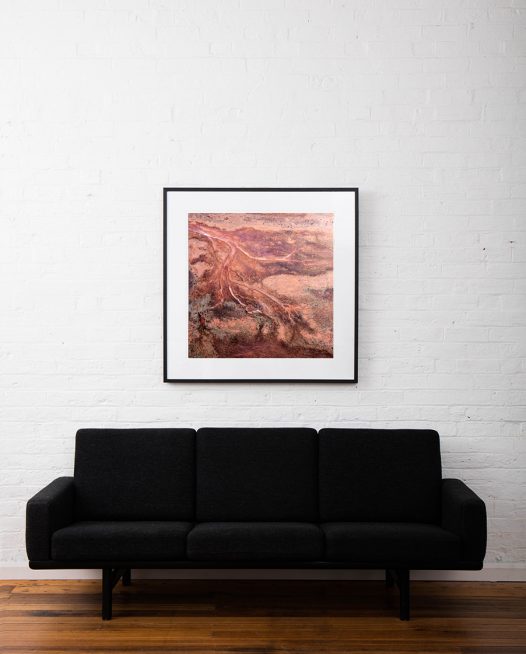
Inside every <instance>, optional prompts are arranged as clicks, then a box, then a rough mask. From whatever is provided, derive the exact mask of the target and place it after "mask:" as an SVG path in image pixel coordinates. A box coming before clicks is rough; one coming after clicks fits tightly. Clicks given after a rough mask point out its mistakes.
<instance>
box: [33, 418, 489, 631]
mask: <svg viewBox="0 0 526 654" xmlns="http://www.w3.org/2000/svg"><path fill="white" fill-rule="evenodd" d="M26 540H27V554H28V558H29V565H30V567H31V568H33V569H44V568H45V569H57V568H101V569H102V617H103V618H104V619H108V620H109V619H110V618H111V615H112V606H111V604H112V588H113V587H114V585H115V584H116V583H117V582H118V581H119V579H121V578H122V581H123V583H124V584H129V583H130V571H131V569H133V568H296V569H297V568H305V569H309V568H311V569H312V568H317V569H320V568H322V569H331V568H340V569H357V568H366V569H377V568H379V569H383V570H385V571H386V581H387V583H388V585H392V584H393V583H394V582H396V583H397V585H398V586H399V589H400V619H402V620H408V619H409V571H410V570H411V569H413V570H414V569H457V570H480V569H481V568H482V563H483V559H484V554H485V549H486V510H485V505H484V502H483V501H482V500H481V499H480V498H479V497H477V495H475V493H473V492H472V491H471V490H470V489H469V488H468V487H467V486H466V485H465V484H464V483H463V482H461V481H459V480H457V479H442V474H441V458H440V443H439V436H438V434H437V433H436V432H435V431H430V430H407V429H404V430H380V429H322V430H321V431H320V432H319V433H317V432H316V431H315V430H314V429H303V428H302V429H286V428H276V429H264V428H253V429H242V428H239V429H233V428H217V429H199V430H198V431H197V432H195V431H194V430H192V429H81V430H80V431H79V432H78V433H77V440H76V452H75V470H74V476H73V477H61V478H59V479H56V480H55V481H53V482H51V483H50V484H49V485H48V486H47V487H46V488H44V489H43V490H41V491H40V492H39V493H37V494H36V495H35V496H34V497H32V498H31V499H30V500H29V502H28V504H27V529H26Z"/></svg>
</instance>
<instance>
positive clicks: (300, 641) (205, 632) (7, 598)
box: [0, 580, 526, 654]
mask: <svg viewBox="0 0 526 654" xmlns="http://www.w3.org/2000/svg"><path fill="white" fill-rule="evenodd" d="M412 600H413V601H412V615H411V621H410V622H400V620H398V593H397V591H396V590H395V589H386V588H385V586H384V584H383V583H382V582H376V581H367V582H361V581H345V582H335V581H267V580H265V581H218V580H214V581H202V580H196V581H186V580H185V581H177V580H166V581H157V580H155V581H153V580H151V581H150V580H148V581H147V580H138V581H133V583H132V586H130V587H126V588H124V587H123V586H121V585H120V584H119V585H117V586H116V588H115V590H114V606H113V609H114V619H113V620H112V621H110V622H103V621H102V620H101V619H100V582H97V581H2V582H0V652H1V653H2V654H25V653H30V652H38V653H39V654H65V653H66V652H79V653H82V654H104V653H108V654H110V653H111V654H132V653H133V654H139V653H141V654H143V653H144V654H154V653H159V652H174V653H178V654H179V653H183V652H187V653H188V654H205V653H207V654H208V653H212V654H331V653H333V654H343V653H344V652H352V653H353V654H360V653H363V654H366V653H367V654H371V653H375V654H404V653H407V654H408V653H411V654H415V653H418V654H437V653H440V654H526V583H524V584H521V583H489V582H485V583H472V582H437V581H428V582H422V581H421V582H413V583H412Z"/></svg>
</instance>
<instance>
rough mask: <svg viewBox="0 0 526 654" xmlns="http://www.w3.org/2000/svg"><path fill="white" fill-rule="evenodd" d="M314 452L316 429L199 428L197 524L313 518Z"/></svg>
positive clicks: (315, 513)
mask: <svg viewBox="0 0 526 654" xmlns="http://www.w3.org/2000/svg"><path fill="white" fill-rule="evenodd" d="M317 450H318V445H317V437H316V431H315V430H314V429H288V428H274V429H266V428H246V429H245V428H208V429H199V430H198V432H197V437H196V505H197V506H196V516H197V520H198V521H199V522H204V521H209V522H215V521H218V522H221V521H280V520H287V521H315V520H317V518H318V506H317V505H318V501H317V496H318V491H317Z"/></svg>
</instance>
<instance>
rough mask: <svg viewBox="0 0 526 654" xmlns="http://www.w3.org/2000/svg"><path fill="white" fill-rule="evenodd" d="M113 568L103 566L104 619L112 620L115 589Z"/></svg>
mask: <svg viewBox="0 0 526 654" xmlns="http://www.w3.org/2000/svg"><path fill="white" fill-rule="evenodd" d="M112 577H113V570H112V569H111V568H102V619H103V620H111V592H112V590H113V583H112Z"/></svg>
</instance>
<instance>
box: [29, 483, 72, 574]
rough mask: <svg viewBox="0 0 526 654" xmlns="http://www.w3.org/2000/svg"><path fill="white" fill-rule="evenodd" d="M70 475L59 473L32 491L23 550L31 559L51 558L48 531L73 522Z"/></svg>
mask: <svg viewBox="0 0 526 654" xmlns="http://www.w3.org/2000/svg"><path fill="white" fill-rule="evenodd" d="M74 500H75V487H74V482H73V477H59V478H58V479H55V481H52V482H51V483H50V484H48V485H47V486H46V487H45V488H43V489H42V490H41V491H39V492H38V493H37V494H36V495H34V496H33V497H32V498H31V499H30V500H29V501H28V503H27V507H26V550H27V556H28V558H29V560H30V561H49V560H50V559H51V535H52V534H53V532H54V531H56V530H57V529H60V528H61V527H65V526H66V525H68V524H71V523H72V522H73V507H74Z"/></svg>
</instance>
